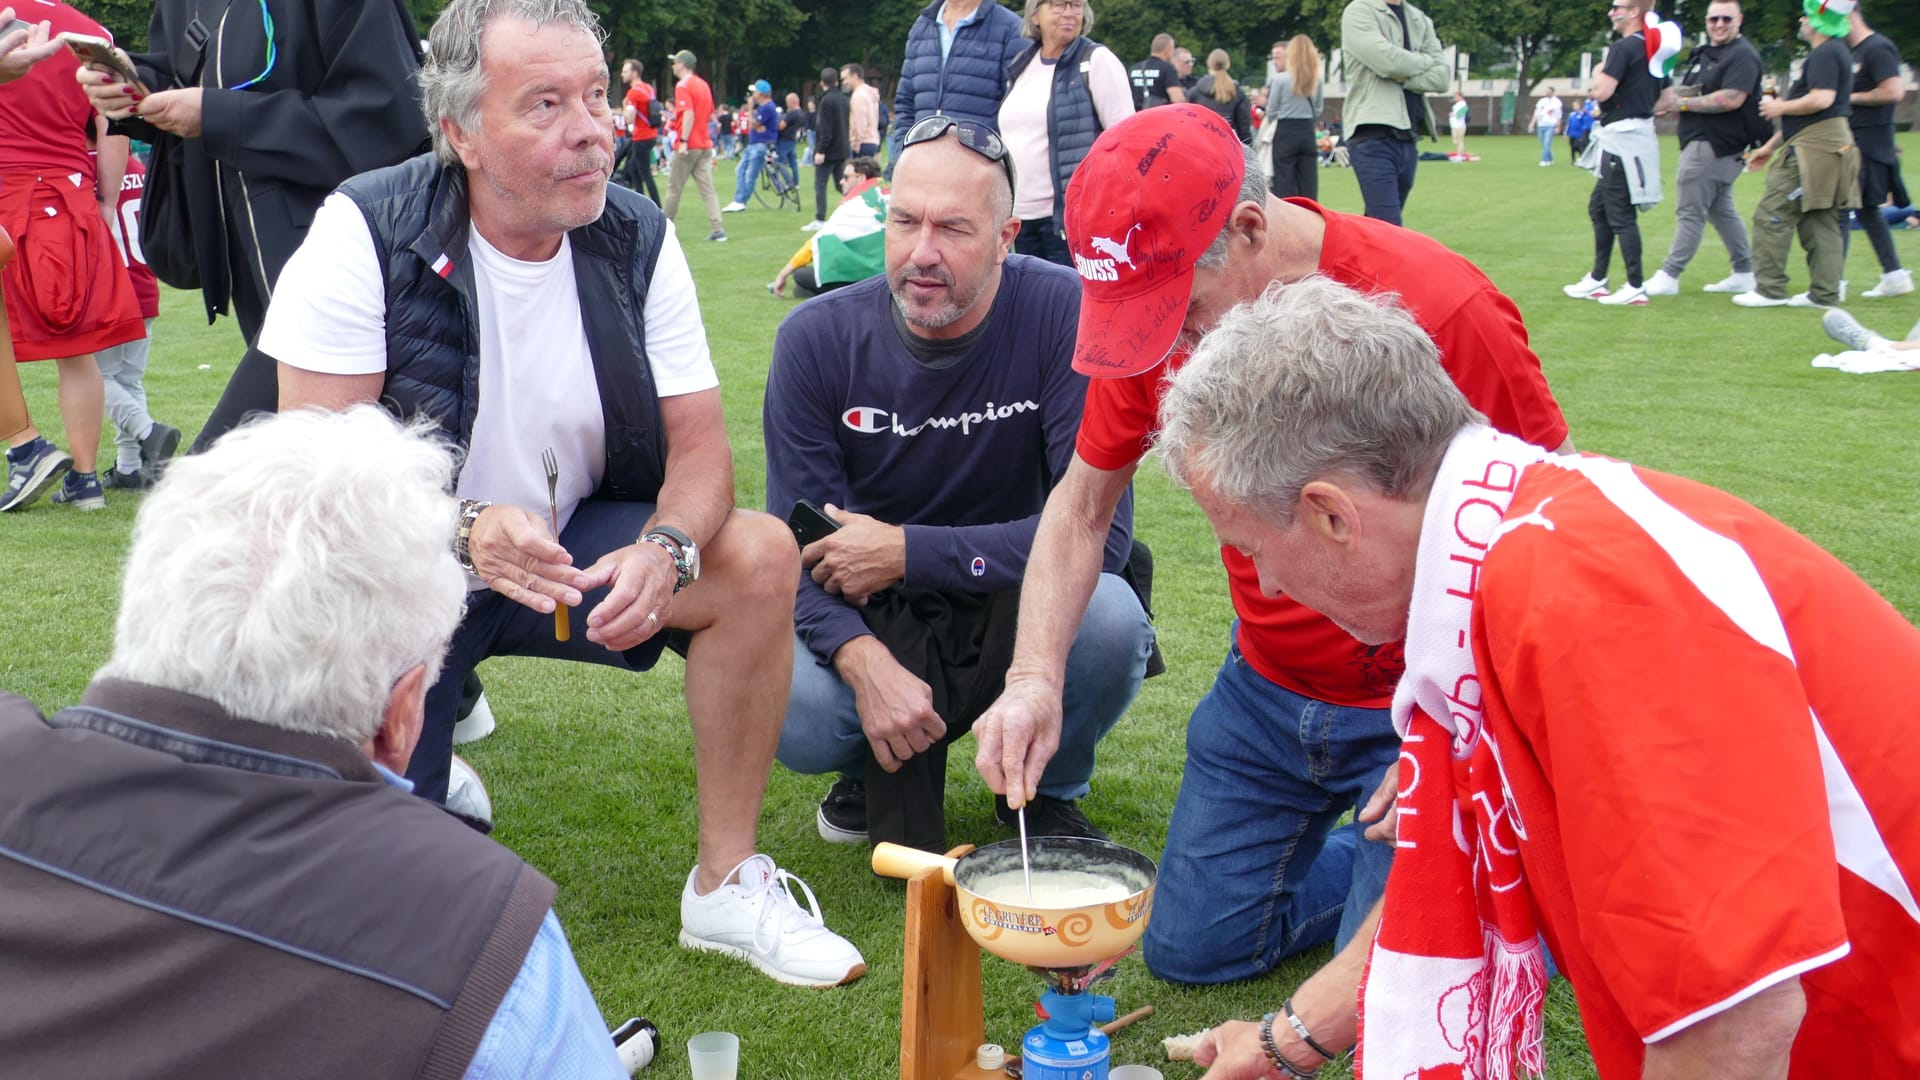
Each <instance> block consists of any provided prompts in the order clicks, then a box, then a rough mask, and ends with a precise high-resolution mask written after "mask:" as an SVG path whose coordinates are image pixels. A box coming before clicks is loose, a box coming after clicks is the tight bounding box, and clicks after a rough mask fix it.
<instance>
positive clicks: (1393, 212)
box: [1347, 138, 1420, 225]
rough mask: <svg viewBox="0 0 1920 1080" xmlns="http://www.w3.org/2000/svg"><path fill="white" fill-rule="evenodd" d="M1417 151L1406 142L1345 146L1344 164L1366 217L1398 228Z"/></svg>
mask: <svg viewBox="0 0 1920 1080" xmlns="http://www.w3.org/2000/svg"><path fill="white" fill-rule="evenodd" d="M1419 161H1420V148H1419V146H1418V145H1417V144H1415V143H1413V142H1411V141H1409V140H1406V139H1395V138H1384V139H1362V140H1360V141H1358V142H1350V143H1348V144H1347V163H1348V164H1350V165H1352V166H1353V178H1354V179H1355V180H1358V181H1359V182H1360V197H1361V198H1362V199H1364V200H1365V201H1366V204H1367V216H1368V217H1370V218H1374V219H1376V220H1378V221H1384V222H1387V223H1388V224H1390V225H1398V224H1400V211H1401V210H1402V209H1403V208H1404V207H1405V206H1406V205H1407V196H1408V195H1409V194H1411V193H1412V192H1413V169H1414V166H1415V165H1416V164H1418V162H1419Z"/></svg>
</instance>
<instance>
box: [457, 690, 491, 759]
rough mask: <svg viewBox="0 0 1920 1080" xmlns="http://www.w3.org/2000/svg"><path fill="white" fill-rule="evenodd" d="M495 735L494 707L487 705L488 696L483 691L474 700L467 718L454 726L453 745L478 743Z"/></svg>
mask: <svg viewBox="0 0 1920 1080" xmlns="http://www.w3.org/2000/svg"><path fill="white" fill-rule="evenodd" d="M491 734H493V706H491V705H489V704H487V695H486V692H485V691H484V690H483V691H481V693H480V696H479V697H478V698H475V699H474V702H473V708H472V709H471V710H469V711H468V713H467V715H466V717H465V718H464V719H462V720H461V721H460V722H459V723H457V724H455V725H453V745H455V746H460V745H463V744H465V743H470V742H478V741H479V740H481V739H484V738H486V737H487V736H489V735H491Z"/></svg>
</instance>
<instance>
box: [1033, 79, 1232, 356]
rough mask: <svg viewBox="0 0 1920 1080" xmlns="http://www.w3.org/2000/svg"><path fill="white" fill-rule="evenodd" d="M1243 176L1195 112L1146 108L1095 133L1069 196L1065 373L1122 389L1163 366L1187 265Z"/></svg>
mask: <svg viewBox="0 0 1920 1080" xmlns="http://www.w3.org/2000/svg"><path fill="white" fill-rule="evenodd" d="M1246 172H1247V159H1246V156H1245V151H1244V149H1243V148H1242V147H1241V145H1240V140H1239V138H1238V137H1237V136H1235V135H1234V133H1233V129H1232V128H1230V127H1228V126H1227V122H1226V121H1225V120H1222V119H1221V118H1220V116H1219V114H1217V113H1214V112H1213V111H1211V110H1209V109H1207V108H1205V107H1204V106H1200V105H1192V104H1187V105H1160V106H1156V107H1154V108H1151V109H1146V110H1143V111H1141V112H1137V113H1135V114H1133V115H1132V116H1130V117H1128V118H1126V119H1125V120H1122V121H1121V122H1119V123H1118V124H1115V125H1113V126H1112V127H1110V128H1108V129H1107V130H1106V131H1104V132H1102V133H1101V135H1100V138H1099V139H1098V140H1096V141H1095V142H1094V144H1093V149H1092V150H1089V151H1088V152H1087V156H1086V158H1085V160H1083V161H1081V162H1080V165H1079V167H1078V168H1076V169H1074V171H1073V180H1072V182H1071V183H1069V184H1068V185H1067V247H1068V248H1069V250H1071V251H1072V252H1073V265H1074V268H1075V269H1076V270H1078V271H1079V272H1080V332H1079V335H1078V337H1077V338H1076V340H1075V344H1074V348H1073V368H1074V370H1075V371H1078V372H1080V373H1081V374H1082V375H1091V376H1094V377H1096V378H1099V377H1106V378H1124V377H1126V376H1129V375H1138V374H1139V373H1141V372H1143V371H1147V370H1149V369H1151V368H1153V367H1154V366H1155V365H1157V364H1159V363H1160V362H1161V361H1162V360H1165V359H1166V358H1167V354H1168V353H1169V352H1171V351H1173V344H1174V342H1175V341H1176V340H1178V339H1179V337H1180V326H1181V324H1182V323H1183V322H1185V321H1186V314H1187V301H1188V299H1189V298H1190V296H1191V294H1192V292H1193V266H1194V263H1195V262H1197V261H1198V260H1199V258H1200V256H1201V254H1202V253H1203V252H1205V251H1206V250H1207V247H1208V245H1210V244H1212V243H1213V240H1214V237H1216V236H1218V235H1220V230H1221V229H1222V228H1224V227H1225V226H1226V223H1227V218H1228V216H1229V215H1231V214H1232V213H1233V207H1234V204H1235V201H1236V200H1237V199H1238V198H1239V197H1240V185H1241V182H1242V181H1244V180H1245V179H1246Z"/></svg>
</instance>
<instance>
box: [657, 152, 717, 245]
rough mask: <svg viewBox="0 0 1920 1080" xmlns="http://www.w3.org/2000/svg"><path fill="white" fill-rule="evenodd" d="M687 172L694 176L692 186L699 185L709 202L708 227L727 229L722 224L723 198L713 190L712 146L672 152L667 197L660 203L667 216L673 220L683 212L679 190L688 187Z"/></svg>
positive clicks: (702, 196)
mask: <svg viewBox="0 0 1920 1080" xmlns="http://www.w3.org/2000/svg"><path fill="white" fill-rule="evenodd" d="M688 176H692V177H693V186H694V187H696V188H698V189H700V198H701V200H702V201H703V202H705V203H706V204H707V228H709V229H711V230H712V231H714V232H724V231H725V229H724V228H723V227H722V226H721V224H720V199H719V197H718V196H717V195H715V194H714V191H713V151H712V150H711V149H708V150H682V151H680V152H679V153H677V154H675V155H673V166H672V168H671V169H670V170H669V171H668V173H667V201H666V204H665V205H663V206H662V207H661V209H662V210H665V211H666V212H667V220H668V221H672V220H673V219H674V215H675V214H678V213H679V212H680V192H681V191H683V190H685V189H686V186H687V177H688Z"/></svg>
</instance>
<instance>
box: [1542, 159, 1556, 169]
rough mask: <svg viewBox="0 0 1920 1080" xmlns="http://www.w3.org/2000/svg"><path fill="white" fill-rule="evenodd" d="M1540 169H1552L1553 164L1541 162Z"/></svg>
mask: <svg viewBox="0 0 1920 1080" xmlns="http://www.w3.org/2000/svg"><path fill="white" fill-rule="evenodd" d="M1540 167H1541V168H1543V169H1551V168H1553V162H1551V161H1543V162H1541V163H1540Z"/></svg>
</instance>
